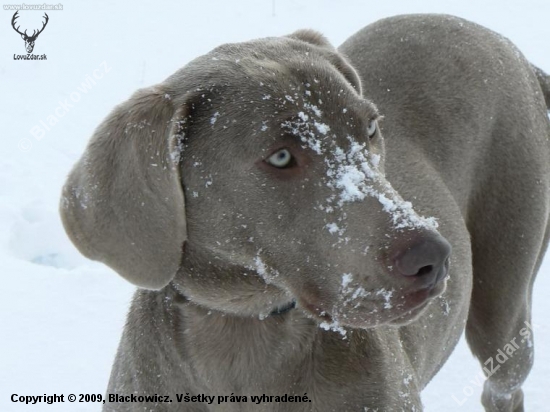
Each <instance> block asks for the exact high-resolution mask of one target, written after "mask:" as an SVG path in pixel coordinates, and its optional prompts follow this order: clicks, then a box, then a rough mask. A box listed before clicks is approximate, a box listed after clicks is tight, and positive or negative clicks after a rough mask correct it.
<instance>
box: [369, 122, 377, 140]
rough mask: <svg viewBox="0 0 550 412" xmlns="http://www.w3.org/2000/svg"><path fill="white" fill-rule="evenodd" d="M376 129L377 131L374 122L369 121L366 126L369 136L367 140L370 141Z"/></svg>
mask: <svg viewBox="0 0 550 412" xmlns="http://www.w3.org/2000/svg"><path fill="white" fill-rule="evenodd" d="M377 129H378V124H377V122H376V120H371V121H370V122H369V124H368V126H367V134H368V136H369V139H372V138H373V137H374V135H375V134H376V130H377Z"/></svg>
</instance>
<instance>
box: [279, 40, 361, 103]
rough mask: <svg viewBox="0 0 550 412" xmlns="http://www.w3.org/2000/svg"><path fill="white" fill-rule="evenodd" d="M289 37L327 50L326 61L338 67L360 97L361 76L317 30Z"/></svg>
mask: <svg viewBox="0 0 550 412" xmlns="http://www.w3.org/2000/svg"><path fill="white" fill-rule="evenodd" d="M287 37H290V38H291V39H294V40H300V41H303V42H305V43H309V44H311V45H313V46H317V47H320V48H322V49H325V51H326V53H324V54H325V57H326V59H327V60H328V61H329V62H330V63H332V65H333V66H334V67H336V69H337V70H338V71H339V72H340V73H342V75H343V76H344V78H345V79H346V80H347V81H348V83H349V84H351V85H352V86H353V88H354V89H355V90H356V91H357V93H358V94H359V95H361V94H362V88H361V79H360V78H359V74H358V73H357V72H356V71H355V69H354V68H353V67H352V65H351V64H350V63H349V62H348V60H347V59H346V58H345V57H344V56H343V55H342V54H341V53H340V52H338V50H336V48H334V46H333V45H332V44H330V42H329V41H328V39H327V38H326V37H325V36H323V35H322V34H321V33H319V32H317V31H315V30H311V29H302V30H297V31H295V32H294V33H292V34H289V35H288V36H287Z"/></svg>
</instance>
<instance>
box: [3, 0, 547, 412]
mask: <svg viewBox="0 0 550 412" xmlns="http://www.w3.org/2000/svg"><path fill="white" fill-rule="evenodd" d="M5 1H6V0H5ZM9 1H14V0H9ZM37 3H38V2H37ZM40 3H41V2H40ZM52 3H53V2H52ZM161 3H162V2H158V1H157V2H155V1H142V2H140V3H139V4H137V2H130V1H120V2H117V4H116V5H113V4H112V2H108V1H105V0H102V1H94V2H91V1H88V2H82V1H80V2H76V1H64V2H63V3H62V4H63V5H64V10H63V11H51V12H48V14H49V16H50V21H49V23H48V26H47V28H46V29H45V30H44V32H43V33H42V34H41V35H40V36H39V38H38V39H37V41H36V46H35V51H34V53H36V54H42V53H46V54H47V61H14V60H13V54H14V53H15V54H24V53H25V50H24V44H23V41H22V40H21V38H20V37H19V36H18V35H17V34H16V33H15V32H14V31H13V29H12V28H11V26H10V20H11V16H12V15H13V11H11V12H10V11H5V10H0V17H1V21H2V23H1V24H0V39H1V40H0V91H1V95H0V96H1V97H0V124H1V125H2V126H3V127H2V129H3V132H2V134H1V137H0V141H1V144H0V182H1V183H0V276H1V284H2V289H1V291H2V297H1V298H0V411H5V412H12V411H17V412H19V411H33V412H40V411H52V410H55V411H60V412H63V411H98V410H99V409H100V408H99V406H98V405H94V404H86V403H75V404H70V403H65V404H58V405H55V406H53V405H52V406H49V405H45V404H41V405H34V406H24V405H21V404H14V403H11V402H10V396H11V394H14V393H17V394H20V395H40V394H44V393H47V394H53V393H58V394H60V393H63V394H65V395H68V394H70V393H75V394H79V393H90V394H91V393H103V392H104V391H105V388H106V384H107V379H108V376H109V371H110V367H111V362H112V360H113V356H114V353H115V349H116V346H117V343H118V339H119V337H120V334H121V330H122V326H123V322H124V317H125V313H126V310H127V307H128V303H129V299H130V296H131V294H132V291H133V288H132V287H131V286H130V285H129V284H127V283H126V282H124V281H123V280H122V279H121V278H119V277H118V276H116V275H115V274H114V273H113V272H111V271H110V270H109V269H107V268H106V267H104V266H102V265H100V264H97V263H93V262H90V261H87V260H86V259H84V258H83V257H81V256H80V255H79V254H78V252H76V250H75V249H74V248H73V246H72V245H71V243H70V242H69V240H68V239H67V238H66V236H65V234H64V232H63V230H62V227H61V224H60V221H59V217H58V214H57V203H58V198H59V191H60V187H61V185H62V183H63V181H64V179H65V176H66V174H67V172H68V170H69V168H70V167H71V165H72V164H73V163H74V162H75V160H76V159H77V158H78V157H79V155H80V154H81V152H82V150H83V148H84V145H85V143H86V141H87V139H88V138H89V137H90V135H91V134H92V131H93V129H94V127H95V126H96V125H97V124H98V123H99V122H100V121H101V120H102V118H104V117H105V116H106V114H107V113H108V111H109V110H110V109H111V108H112V107H113V106H114V105H116V104H117V103H119V102H121V101H122V100H124V99H126V98H127V97H128V95H129V94H130V93H132V92H133V91H134V90H135V89H136V88H139V87H142V86H146V85H150V84H153V83H157V82H159V81H161V80H163V79H164V78H165V77H166V76H168V75H169V74H171V73H172V72H174V71H175V70H176V69H178V68H179V67H181V66H182V65H183V64H185V63H186V62H188V61H189V60H191V59H192V58H193V57H195V56H197V55H200V54H202V53H205V52H207V51H208V50H210V49H211V48H213V47H215V46H217V45H219V44H221V43H224V42H230V41H243V40H248V39H252V38H257V37H263V36H273V35H282V34H287V33H290V32H292V31H293V30H296V29H298V28H305V27H311V28H314V29H318V30H320V31H322V32H324V33H325V34H326V35H327V36H328V38H329V39H330V40H331V41H332V42H333V43H334V44H340V43H341V42H342V41H343V40H344V39H345V38H346V37H348V36H349V35H351V34H353V33H354V32H355V31H357V30H358V29H360V28H361V27H363V26H365V25H366V24H368V23H370V22H373V21H375V20H377V19H379V18H382V17H385V16H390V15H394V14H402V13H410V12H444V13H450V14H455V15H459V16H462V17H466V18H468V19H471V20H474V21H476V22H478V23H481V24H483V25H485V26H488V27H490V28H492V29H493V30H496V31H498V32H500V33H502V34H504V35H505V36H507V37H509V38H510V39H512V40H513V41H514V42H515V43H516V44H517V45H518V46H519V48H520V49H521V50H522V51H523V52H524V53H525V54H526V55H527V57H528V58H529V59H530V60H531V61H532V62H534V63H535V64H537V65H539V66H540V67H542V68H545V69H546V70H548V71H550V24H548V21H549V18H550V3H549V2H548V1H547V0H524V1H522V2H518V1H515V0H497V1H484V2H465V1H464V0H460V1H456V0H453V1H446V2H440V1H437V0H416V1H414V2H412V1H407V0H399V1H397V0H387V1H384V2H373V1H359V0H357V1H339V2H335V1H328V0H322V1H313V0H311V1H305V0H274V1H272V0H263V1H258V0H246V1H240V0H234V1H226V0H209V1H204V2H196V1H194V2H190V1H182V2H179V3H175V2H174V3H171V2H165V3H166V4H161ZM20 14H21V17H20V19H19V20H20V23H21V24H22V26H23V27H25V26H27V25H28V27H32V26H36V27H39V25H40V20H41V15H42V13H40V12H29V11H28V12H21V13H20ZM96 69H98V70H99V72H96V73H102V74H103V77H102V78H101V79H100V80H98V81H96V84H93V85H92V86H91V88H89V89H88V90H84V89H83V88H82V83H83V82H86V79H87V76H89V75H91V74H92V73H93V71H94V70H96ZM73 93H79V100H78V102H76V103H74V102H72V101H71V100H70V96H71V94H73ZM73 97H75V99H76V95H73ZM63 101H67V102H68V103H69V104H71V105H72V107H69V108H68V111H67V112H65V114H64V115H63V117H60V118H59V119H58V120H59V121H58V123H57V124H56V125H55V126H53V127H51V128H50V130H47V131H45V133H44V134H43V135H42V138H41V139H37V138H36V136H35V135H33V134H31V133H30V130H31V129H33V127H35V126H40V121H44V122H45V121H46V118H47V117H48V116H50V115H56V109H57V112H58V113H63V110H62V109H58V107H60V102H63ZM40 127H43V126H40ZM35 130H36V129H35ZM548 290H550V258H549V259H547V260H546V263H545V264H544V266H543V268H542V270H541V273H540V275H539V280H538V282H537V284H536V288H535V296H534V304H535V307H534V323H535V325H536V326H535V333H536V349H537V354H536V363H535V367H534V369H533V372H532V374H531V377H530V378H529V380H528V381H527V383H526V385H525V392H526V405H527V410H528V411H544V410H548V408H547V405H548V404H549V403H550V392H549V391H548V389H547V384H548V376H549V375H550V318H549V317H548V315H547V314H548V312H550V301H549V300H548V299H547V298H546V294H547V291H548ZM478 374H479V368H478V367H477V364H476V362H475V361H474V360H473V359H472V356H471V355H470V353H469V351H468V349H467V347H466V345H465V344H464V343H463V342H462V343H461V344H460V345H459V347H458V348H457V350H456V351H455V353H454V354H453V357H452V358H451V360H450V361H449V362H448V363H447V364H446V365H445V367H444V369H443V370H442V372H441V373H440V374H439V375H438V376H437V378H436V379H435V380H434V381H433V382H432V383H431V384H430V386H429V387H428V388H427V390H426V391H425V393H424V403H425V406H426V411H428V412H436V411H437V412H439V411H449V412H451V411H468V412H476V411H481V410H482V409H481V406H480V404H479V400H478V399H479V395H480V392H481V390H480V387H479V382H480V381H479V378H478ZM470 388H471V389H472V392H473V394H471V395H470V396H466V395H464V394H465V393H466V394H469V393H470V392H471V390H470ZM453 396H454V397H455V398H456V399H457V400H459V401H461V402H462V401H464V403H463V404H462V405H459V404H458V403H457V402H456V401H455V400H454V399H453Z"/></svg>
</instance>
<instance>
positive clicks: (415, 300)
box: [297, 282, 445, 326]
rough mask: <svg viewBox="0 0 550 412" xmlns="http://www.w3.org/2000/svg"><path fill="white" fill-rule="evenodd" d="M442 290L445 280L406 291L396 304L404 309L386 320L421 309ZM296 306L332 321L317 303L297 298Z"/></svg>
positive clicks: (315, 316)
mask: <svg viewBox="0 0 550 412" xmlns="http://www.w3.org/2000/svg"><path fill="white" fill-rule="evenodd" d="M444 290H445V282H437V283H435V284H432V285H430V286H426V287H423V288H420V289H417V290H413V291H410V292H408V293H404V294H403V295H402V302H404V304H399V305H396V307H401V308H403V306H406V309H405V310H399V312H400V313H395V315H394V316H390V318H388V319H387V321H386V322H392V321H394V320H399V319H400V318H402V317H406V316H409V314H410V313H411V312H414V313H416V312H419V311H421V310H423V309H424V308H425V307H426V306H427V305H428V304H429V303H430V301H431V300H432V299H433V298H435V297H437V296H439V295H440V294H441V293H442V292H443V291H444ZM368 302H369V303H371V304H375V305H380V306H383V305H385V304H387V301H386V300H384V299H375V300H374V299H373V300H368ZM297 306H298V307H301V308H303V309H304V310H305V311H306V312H307V313H309V314H310V315H311V316H312V317H313V318H316V319H317V320H319V321H321V322H328V323H332V322H333V320H334V318H333V316H332V314H331V313H329V312H328V311H327V310H326V309H322V308H321V307H319V306H318V305H314V304H312V303H309V302H307V301H305V300H303V299H299V300H298V301H297ZM390 311H391V309H390ZM388 313H390V312H388ZM342 320H343V319H342ZM386 322H384V323H386ZM344 323H345V322H344ZM350 326H351V325H350Z"/></svg>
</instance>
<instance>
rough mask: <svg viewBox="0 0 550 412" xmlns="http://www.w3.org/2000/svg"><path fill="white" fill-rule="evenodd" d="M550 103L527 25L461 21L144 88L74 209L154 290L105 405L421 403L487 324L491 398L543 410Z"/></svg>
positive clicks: (71, 230)
mask: <svg viewBox="0 0 550 412" xmlns="http://www.w3.org/2000/svg"><path fill="white" fill-rule="evenodd" d="M545 100H546V103H545ZM548 105H550V81H549V78H548V77H547V76H546V75H545V74H544V73H543V72H542V71H540V70H538V69H536V68H534V67H533V66H531V65H530V64H529V63H528V62H527V61H526V60H525V58H524V57H523V56H522V54H521V53H520V52H519V51H518V50H517V49H516V48H515V47H514V46H513V45H512V44H511V43H510V42H509V41H508V40H506V39H504V38H502V37H501V36H499V35H497V34H495V33H492V32H491V31H489V30H487V29H484V28H482V27H480V26H477V25H475V24H473V23H470V22H467V21H464V20H461V19H458V18H455V17H450V16H441V15H413V16H400V17H394V18H390V19H386V20H382V21H379V22H377V23H374V24H372V25H370V26H368V27H366V28H365V29H363V30H361V31H360V32H359V33H357V34H355V35H353V36H352V37H351V38H350V39H348V40H347V41H346V42H345V43H344V44H343V45H342V46H340V48H339V49H338V50H337V49H335V48H333V47H332V46H331V45H330V44H329V43H328V42H327V40H326V39H325V38H324V37H323V36H322V35H320V34H318V33H316V32H313V31H309V30H302V31H298V32H296V33H294V34H292V35H290V36H287V37H281V38H267V39H261V40H256V41H251V42H246V43H240V44H227V45H223V46H221V47H218V48H217V49H215V50H213V51H212V52H210V53H208V54H207V55H205V56H202V57H199V58H198V59H196V60H194V61H192V62H191V63H189V64H188V65H187V66H185V67H184V68H183V69H181V70H179V71H178V72H176V73H175V74H174V75H172V76H170V77H169V78H168V79H166V80H165V81H164V82H163V83H161V84H159V85H156V86H153V87H150V88H147V89H142V90H139V91H138V92H136V93H135V94H134V95H133V96H132V97H131V98H130V99H129V100H128V101H126V102H125V103H122V104H121V105H120V106H118V107H116V108H115V110H114V111H113V112H112V113H111V114H110V115H109V116H108V117H107V119H106V120H105V121H104V122H103V123H102V124H101V125H100V126H99V128H98V129H97V130H96V132H95V134H94V136H93V138H92V140H91V141H90V143H89V145H88V148H87V149H86V152H85V153H84V155H83V157H82V158H81V159H80V161H79V162H78V163H77V164H76V166H75V167H74V169H73V171H72V172H71V174H70V176H69V178H68V181H67V183H66V185H65V188H64V191H63V196H62V201H61V215H62V217H63V222H64V225H65V228H66V230H67V232H68V234H69V236H70V237H71V239H72V241H73V242H74V244H75V245H76V246H77V247H78V248H79V250H80V251H81V252H82V253H83V254H84V255H86V256H88V257H89V258H91V259H95V260H99V261H101V262H104V263H106V264H107V265H109V266H110V267H112V268H113V269H114V270H116V271H117V272H118V273H119V274H120V275H122V276H123V277H124V278H126V279H127V280H129V281H130V282H132V283H133V284H135V285H137V286H138V287H140V289H139V290H138V291H137V292H136V295H135V297H134V300H133V303H132V306H131V309H130V313H129V315H128V320H127V324H126V328H125V330H124V334H123V336H122V340H121V343H120V347H119V350H118V355H117V357H116V360H115V364H114V368H113V371H112V375H111V380H110V384H109V388H108V399H107V403H106V404H105V406H104V410H105V411H144V410H147V411H421V410H422V403H421V400H420V392H421V391H422V389H423V388H424V387H425V386H426V385H427V384H428V382H429V381H430V379H432V378H433V376H434V375H435V374H436V373H437V372H438V371H439V369H440V368H441V366H442V365H443V364H444V362H445V361H446V359H447V358H448V357H449V355H450V354H451V352H452V351H453V348H454V347H455V345H456V343H457V341H458V340H459V338H460V336H461V334H462V332H463V330H464V328H466V337H467V339H468V343H469V345H470V347H471V349H472V351H473V353H474V354H475V356H476V357H477V358H478V359H479V361H480V363H481V366H482V367H483V370H484V372H485V374H486V376H487V378H488V379H487V380H486V383H485V387H484V391H483V397H482V402H483V405H484V406H485V409H486V410H487V411H491V412H496V411H499V412H512V411H514V412H518V411H523V410H524V407H523V393H522V390H521V386H522V384H523V382H524V381H525V379H526V377H527V375H528V373H529V370H530V368H531V366H532V364H533V343H532V342H533V339H532V338H533V337H532V334H531V329H530V320H531V319H530V311H531V294H532V287H533V281H534V278H535V274H536V272H537V270H538V268H539V265H540V263H541V260H542V257H543V254H544V251H545V248H546V245H547V242H548V237H549V229H548V227H549V226H548V217H549V212H550V143H549V139H550V122H549V119H548V117H547V106H548ZM382 116H383V118H382ZM382 119H383V120H382ZM382 136H384V137H382ZM409 202H411V203H412V204H411V203H409ZM413 205H414V209H413ZM451 245H452V254H451ZM504 357H506V359H504Z"/></svg>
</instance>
